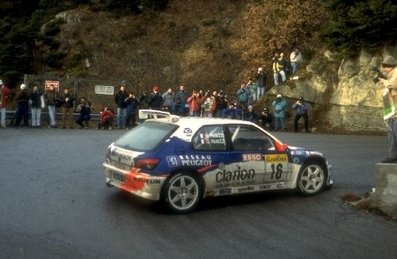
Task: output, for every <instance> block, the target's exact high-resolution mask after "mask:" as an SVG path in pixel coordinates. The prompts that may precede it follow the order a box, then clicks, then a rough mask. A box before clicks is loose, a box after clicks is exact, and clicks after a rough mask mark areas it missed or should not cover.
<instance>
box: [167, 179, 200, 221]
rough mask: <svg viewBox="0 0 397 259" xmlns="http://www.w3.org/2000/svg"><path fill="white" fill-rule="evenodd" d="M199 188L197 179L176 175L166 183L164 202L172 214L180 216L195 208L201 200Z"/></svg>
mask: <svg viewBox="0 0 397 259" xmlns="http://www.w3.org/2000/svg"><path fill="white" fill-rule="evenodd" d="M201 193H202V190H201V186H200V183H199V181H198V180H197V178H196V177H195V176H194V175H192V174H188V173H178V174H175V175H173V176H171V178H170V179H169V180H168V181H167V182H166V185H165V187H164V196H163V197H164V201H165V202H166V204H167V206H168V208H170V209H171V210H172V211H173V212H175V213H178V214H182V213H187V212H190V211H192V210H194V209H195V208H196V206H197V205H198V203H199V201H200V199H201Z"/></svg>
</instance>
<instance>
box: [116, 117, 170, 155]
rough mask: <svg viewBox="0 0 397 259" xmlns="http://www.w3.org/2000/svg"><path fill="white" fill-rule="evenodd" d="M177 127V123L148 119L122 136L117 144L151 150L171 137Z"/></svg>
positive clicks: (139, 149)
mask: <svg viewBox="0 0 397 259" xmlns="http://www.w3.org/2000/svg"><path fill="white" fill-rule="evenodd" d="M177 127H178V126H177V125H175V124H169V123H161V122H154V121H146V122H144V123H142V124H141V125H139V126H138V127H136V128H134V129H132V130H130V131H129V132H127V133H126V134H124V135H123V136H121V137H120V138H119V139H118V140H117V141H116V142H115V144H116V146H118V147H121V148H125V149H129V150H134V151H150V150H153V149H154V148H155V147H156V146H157V145H159V144H160V143H162V141H163V140H164V139H166V138H167V137H169V136H170V135H171V134H172V133H173V132H174V131H175V130H176V129H177Z"/></svg>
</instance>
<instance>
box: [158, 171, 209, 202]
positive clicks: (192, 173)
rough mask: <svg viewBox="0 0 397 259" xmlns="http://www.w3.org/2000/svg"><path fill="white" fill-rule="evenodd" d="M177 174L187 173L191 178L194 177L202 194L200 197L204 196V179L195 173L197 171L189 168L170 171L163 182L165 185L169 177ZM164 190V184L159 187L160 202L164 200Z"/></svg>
mask: <svg viewBox="0 0 397 259" xmlns="http://www.w3.org/2000/svg"><path fill="white" fill-rule="evenodd" d="M179 173H188V174H191V175H193V176H195V177H196V178H197V180H198V181H199V183H200V188H201V192H202V195H201V196H202V197H201V198H203V197H204V194H205V189H206V184H205V181H204V177H203V175H202V174H200V173H199V172H197V170H195V169H194V168H189V167H187V168H178V169H176V170H174V171H172V172H171V173H170V174H169V175H168V177H167V179H166V180H165V183H166V182H168V180H169V179H170V178H171V177H173V176H174V175H176V174H179ZM165 188H166V184H163V186H162V187H161V191H160V200H164V195H165Z"/></svg>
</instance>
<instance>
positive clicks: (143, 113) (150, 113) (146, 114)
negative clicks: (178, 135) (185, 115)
mask: <svg viewBox="0 0 397 259" xmlns="http://www.w3.org/2000/svg"><path fill="white" fill-rule="evenodd" d="M139 119H140V120H146V119H168V120H169V121H171V122H177V121H178V120H179V116H177V115H173V114H171V113H169V112H165V111H159V110H147V109H142V110H139Z"/></svg>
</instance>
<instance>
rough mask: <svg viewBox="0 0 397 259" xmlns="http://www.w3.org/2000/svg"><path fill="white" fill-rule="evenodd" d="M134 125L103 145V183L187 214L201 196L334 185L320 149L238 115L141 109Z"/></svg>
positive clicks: (307, 190)
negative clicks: (283, 139)
mask: <svg viewBox="0 0 397 259" xmlns="http://www.w3.org/2000/svg"><path fill="white" fill-rule="evenodd" d="M139 117H140V119H146V120H145V121H144V122H143V123H141V124H140V125H139V126H138V127H136V128H134V129H132V130H130V131H128V132H127V133H126V134H124V135H123V136H121V137H120V138H119V139H118V140H116V141H115V142H113V143H112V144H111V145H110V146H109V148H108V151H107V155H106V161H105V162H104V163H103V166H104V168H105V176H106V183H107V185H108V186H116V187H117V188H120V189H122V190H125V191H127V192H129V193H132V194H134V195H137V196H140V197H143V198H145V199H149V200H155V201H157V200H161V201H164V202H165V203H166V204H167V206H168V207H169V208H170V209H171V210H172V211H173V212H175V213H187V212H190V211H192V210H193V209H194V208H196V206H197V205H198V203H199V201H200V200H201V199H202V198H205V197H212V196H221V195H234V194H241V193H252V192H263V191H270V190H289V189H295V190H297V191H299V192H300V193H302V194H304V195H314V194H317V193H319V192H320V191H322V190H323V189H324V188H325V187H327V186H331V185H332V179H331V171H330V165H329V164H328V161H327V159H326V158H325V157H324V156H323V155H322V154H321V153H320V152H318V151H315V150H309V149H304V148H298V147H292V146H288V145H287V144H284V143H282V142H281V141H280V140H278V139H277V138H275V137H274V136H272V135H271V134H270V133H268V132H267V131H265V130H263V129H262V128H261V127H259V126H258V125H256V124H254V123H251V122H247V121H241V120H232V119H216V118H189V117H178V116H174V115H171V114H169V113H166V112H162V111H154V110H140V112H139Z"/></svg>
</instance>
